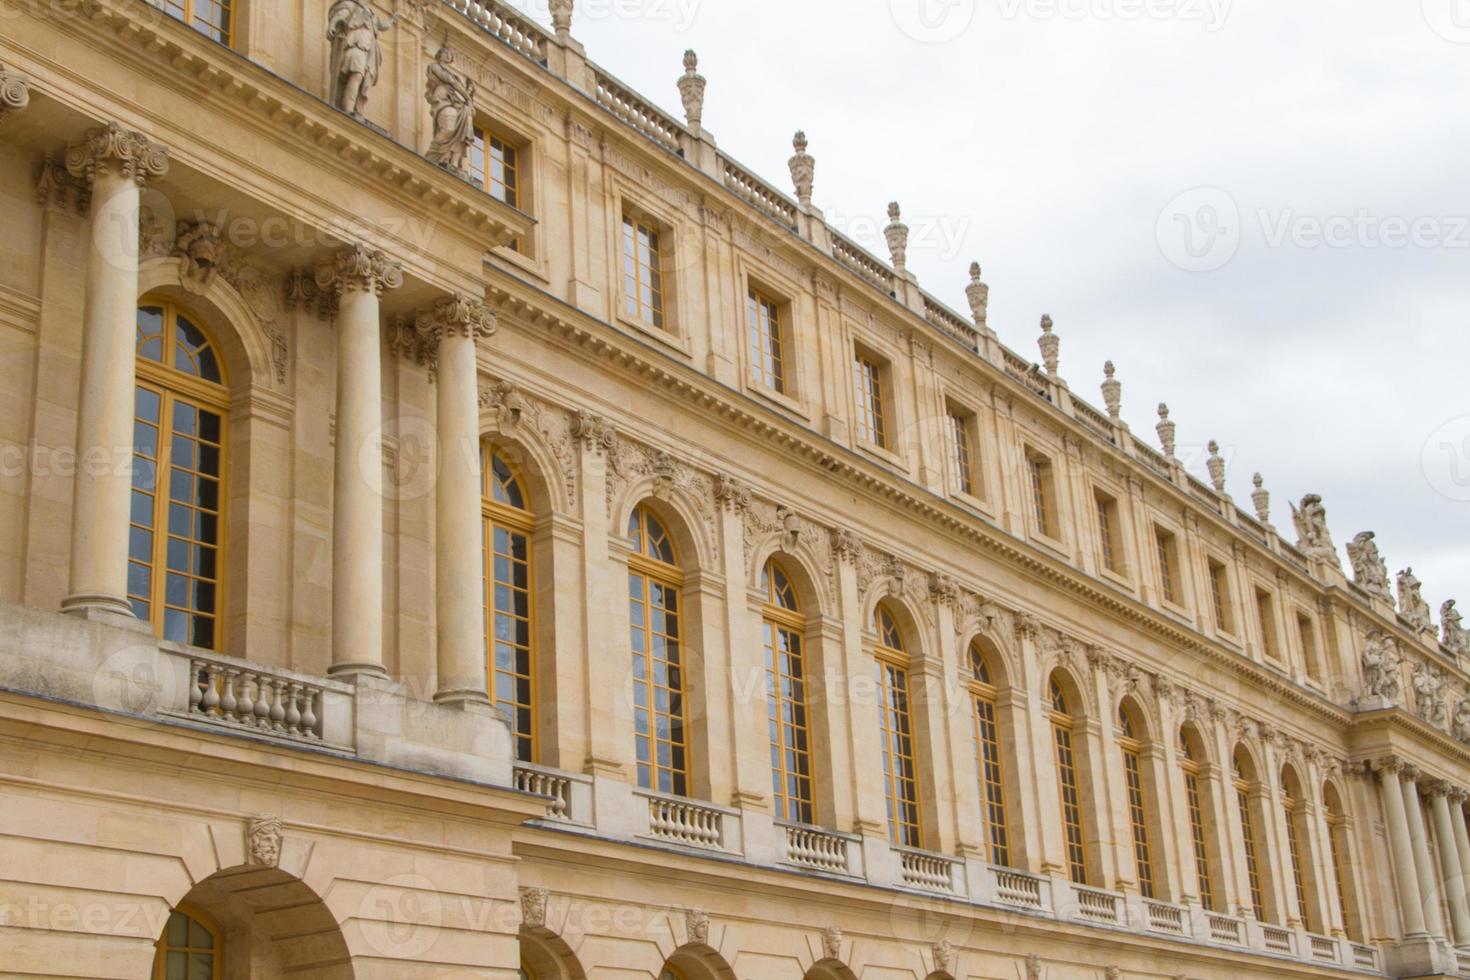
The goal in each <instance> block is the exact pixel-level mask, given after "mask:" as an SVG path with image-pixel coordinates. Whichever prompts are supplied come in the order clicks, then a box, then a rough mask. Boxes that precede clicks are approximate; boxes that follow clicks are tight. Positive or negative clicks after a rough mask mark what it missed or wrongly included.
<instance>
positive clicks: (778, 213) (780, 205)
mask: <svg viewBox="0 0 1470 980" xmlns="http://www.w3.org/2000/svg"><path fill="white" fill-rule="evenodd" d="M721 160H722V162H723V164H724V170H725V187H727V188H728V189H729V190H730V192H731V193H733V194H734V195H735V196H736V197H739V198H742V199H744V200H745V202H746V203H748V204H752V205H754V206H755V207H757V208H759V209H760V210H762V211H764V212H765V213H766V214H769V215H770V216H771V217H773V218H775V219H776V220H778V221H780V222H781V223H782V224H783V225H785V226H786V227H787V228H790V229H792V230H793V231H794V230H795V229H796V204H795V202H793V201H792V200H791V199H790V198H788V197H787V196H786V195H785V194H782V193H781V192H780V191H778V190H776V189H775V188H774V187H772V186H771V185H770V184H767V183H766V182H765V181H763V180H761V179H760V178H759V177H757V176H756V175H755V174H753V173H751V172H750V171H749V170H746V169H745V168H744V167H742V166H740V164H738V163H736V162H735V161H734V160H731V159H730V158H729V157H725V156H722V157H721Z"/></svg>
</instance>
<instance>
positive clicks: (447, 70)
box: [424, 39, 475, 177]
mask: <svg viewBox="0 0 1470 980" xmlns="http://www.w3.org/2000/svg"><path fill="white" fill-rule="evenodd" d="M424 74H425V76H426V78H425V82H424V98H425V99H426V100H428V103H429V119H430V120H432V122H433V126H434V139H433V142H431V143H430V144H429V151H428V153H427V154H425V155H426V156H427V157H428V158H429V159H430V160H432V161H433V162H434V163H437V164H438V165H439V166H441V167H443V168H444V169H445V170H449V171H452V172H453V173H456V174H459V175H460V176H462V177H468V176H469V173H468V171H467V170H466V169H465V161H466V159H467V158H468V157H469V153H470V144H471V143H472V142H474V139H475V83H474V81H472V80H471V79H470V77H469V76H468V75H466V74H465V73H464V72H462V71H460V70H459V69H458V68H455V67H454V51H453V50H452V49H451V48H450V47H449V43H448V40H447V39H446V41H445V43H444V45H443V46H442V47H441V48H440V49H439V53H438V54H436V55H434V60H433V61H431V62H430V63H429V67H428V68H427V69H425V71H424Z"/></svg>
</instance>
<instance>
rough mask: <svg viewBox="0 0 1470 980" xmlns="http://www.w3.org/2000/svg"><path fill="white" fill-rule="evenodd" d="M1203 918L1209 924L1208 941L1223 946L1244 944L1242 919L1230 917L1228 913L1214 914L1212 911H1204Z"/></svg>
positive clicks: (1243, 923)
mask: <svg viewBox="0 0 1470 980" xmlns="http://www.w3.org/2000/svg"><path fill="white" fill-rule="evenodd" d="M1205 919H1206V922H1207V924H1208V926H1209V938H1210V942H1214V943H1220V944H1222V945H1225V946H1244V945H1245V922H1244V920H1242V919H1235V918H1231V917H1230V916H1228V915H1216V914H1215V913H1213V912H1206V913H1205Z"/></svg>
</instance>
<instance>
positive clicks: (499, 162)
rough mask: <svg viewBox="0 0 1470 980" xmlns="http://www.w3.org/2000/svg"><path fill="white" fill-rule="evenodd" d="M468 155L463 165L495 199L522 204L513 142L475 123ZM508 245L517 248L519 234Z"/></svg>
mask: <svg viewBox="0 0 1470 980" xmlns="http://www.w3.org/2000/svg"><path fill="white" fill-rule="evenodd" d="M469 149H470V152H469V159H468V160H467V161H466V166H468V167H469V171H470V173H471V174H472V175H473V176H474V177H475V179H476V180H478V181H479V182H480V185H481V186H482V187H484V188H485V191H486V193H488V194H489V195H490V196H491V197H493V198H495V199H496V200H497V201H504V202H505V203H506V204H509V205H510V206H511V207H513V208H519V207H520V206H521V151H520V149H519V148H518V147H517V146H516V145H515V143H513V142H511V141H510V140H508V139H506V138H505V137H503V136H501V135H499V134H497V133H495V132H492V131H490V130H488V129H483V128H481V127H479V126H476V127H475V131H474V136H473V137H472V138H471V139H470V147H469ZM510 248H511V249H512V250H514V251H517V252H519V251H520V249H521V241H520V239H519V238H517V239H516V240H514V241H512V242H511V243H510Z"/></svg>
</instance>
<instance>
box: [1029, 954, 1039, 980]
mask: <svg viewBox="0 0 1470 980" xmlns="http://www.w3.org/2000/svg"><path fill="white" fill-rule="evenodd" d="M1026 980H1041V957H1040V956H1037V955H1036V954H1035V953H1032V954H1031V955H1030V956H1028V957H1026Z"/></svg>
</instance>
